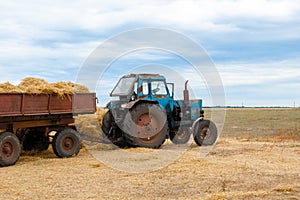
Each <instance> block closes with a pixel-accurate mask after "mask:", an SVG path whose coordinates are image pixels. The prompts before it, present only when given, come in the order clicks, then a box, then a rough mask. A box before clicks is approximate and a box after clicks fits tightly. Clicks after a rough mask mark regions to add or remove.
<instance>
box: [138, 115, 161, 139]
mask: <svg viewBox="0 0 300 200" xmlns="http://www.w3.org/2000/svg"><path fill="white" fill-rule="evenodd" d="M136 125H137V134H138V135H137V136H138V138H139V139H140V140H142V141H145V142H149V141H152V140H155V139H156V138H157V137H159V132H158V131H159V130H158V127H159V122H158V121H157V119H156V118H155V117H154V116H152V115H151V114H150V113H149V112H146V113H143V114H142V115H140V116H139V117H138V119H137V121H136Z"/></svg>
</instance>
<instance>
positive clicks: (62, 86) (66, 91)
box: [0, 77, 89, 96]
mask: <svg viewBox="0 0 300 200" xmlns="http://www.w3.org/2000/svg"><path fill="white" fill-rule="evenodd" d="M0 92H22V93H30V94H57V95H59V96H64V95H70V94H74V93H88V92H89V89H88V88H87V87H86V86H83V85H79V84H76V83H73V82H70V81H67V82H64V81H59V82H55V83H48V82H47V81H45V80H44V79H41V78H32V77H28V78H24V79H23V80H22V81H21V83H20V84H19V85H17V86H15V85H12V84H11V83H9V82H6V83H2V84H0Z"/></svg>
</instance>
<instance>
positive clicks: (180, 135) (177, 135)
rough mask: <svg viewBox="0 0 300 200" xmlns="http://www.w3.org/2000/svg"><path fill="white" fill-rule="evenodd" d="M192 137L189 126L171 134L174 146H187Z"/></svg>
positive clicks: (181, 127)
mask: <svg viewBox="0 0 300 200" xmlns="http://www.w3.org/2000/svg"><path fill="white" fill-rule="evenodd" d="M190 136H191V131H190V127H189V126H180V127H179V130H178V131H176V132H170V139H171V141H172V142H173V143H174V144H186V143H187V142H188V141H189V139H190Z"/></svg>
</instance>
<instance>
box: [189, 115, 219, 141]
mask: <svg viewBox="0 0 300 200" xmlns="http://www.w3.org/2000/svg"><path fill="white" fill-rule="evenodd" d="M192 129H193V136H194V141H195V142H196V143H197V144H198V145H199V146H208V145H213V144H214V143H215V142H216V140H217V138H218V131H217V127H216V125H215V123H213V122H212V121H210V120H199V121H197V122H196V123H195V124H194V125H193V127H192Z"/></svg>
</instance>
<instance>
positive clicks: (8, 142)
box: [0, 132, 21, 167]
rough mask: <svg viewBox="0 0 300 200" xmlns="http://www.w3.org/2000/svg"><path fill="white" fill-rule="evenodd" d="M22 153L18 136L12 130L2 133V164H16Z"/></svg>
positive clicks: (0, 152) (0, 147)
mask: <svg viewBox="0 0 300 200" xmlns="http://www.w3.org/2000/svg"><path fill="white" fill-rule="evenodd" d="M20 154H21V145H20V141H19V139H18V137H17V136H16V135H14V134H13V133H10V132H3V133H0V166H1V167H5V166H9V165H14V164H15V163H16V162H17V160H18V159H19V157H20Z"/></svg>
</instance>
